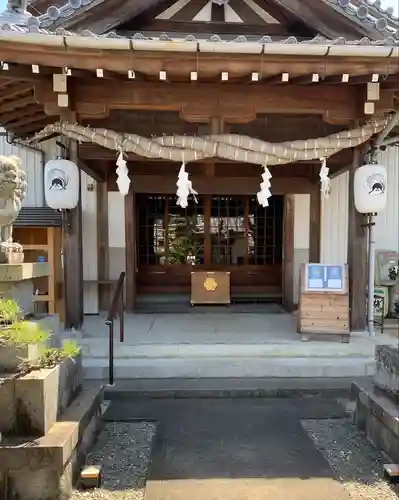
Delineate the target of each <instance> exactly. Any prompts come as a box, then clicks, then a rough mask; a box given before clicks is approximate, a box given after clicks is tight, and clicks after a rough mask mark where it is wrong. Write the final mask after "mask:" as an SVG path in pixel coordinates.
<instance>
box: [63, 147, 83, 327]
mask: <svg viewBox="0 0 399 500" xmlns="http://www.w3.org/2000/svg"><path fill="white" fill-rule="evenodd" d="M77 153H78V148H77V143H76V141H73V140H71V141H70V146H69V158H70V160H71V161H74V162H76V163H77V162H78V154H77ZM79 179H80V176H79ZM63 241H64V252H63V254H64V283H65V328H66V329H72V328H75V329H77V330H78V329H80V328H81V326H82V325H83V252H82V193H81V184H80V181H79V203H78V206H77V207H76V208H74V209H73V210H70V211H69V212H68V214H67V224H65V225H64V227H63Z"/></svg>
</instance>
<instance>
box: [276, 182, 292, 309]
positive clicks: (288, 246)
mask: <svg viewBox="0 0 399 500" xmlns="http://www.w3.org/2000/svg"><path fill="white" fill-rule="evenodd" d="M273 193H275V190H274V186H273ZM294 223H295V196H294V195H293V194H286V195H285V196H284V222H283V235H284V240H283V242H284V243H283V245H284V250H283V255H284V257H283V307H284V308H285V309H286V310H287V311H292V310H293V309H294Z"/></svg>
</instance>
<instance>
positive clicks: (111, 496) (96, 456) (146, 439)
mask: <svg viewBox="0 0 399 500" xmlns="http://www.w3.org/2000/svg"><path fill="white" fill-rule="evenodd" d="M155 431H156V426H155V424H152V423H146V422H129V423H122V422H112V423H111V422H109V423H107V424H106V425H105V428H104V430H103V431H102V433H101V434H100V436H99V438H98V441H97V443H96V445H95V447H94V448H93V451H92V452H91V453H90V455H89V457H88V459H87V464H88V465H102V486H101V488H99V489H93V490H86V491H78V490H76V491H74V493H73V495H72V497H71V500H81V499H87V500H116V499H118V500H143V498H144V493H145V483H146V480H147V474H148V468H149V464H150V454H151V447H152V442H153V438H154V436H155Z"/></svg>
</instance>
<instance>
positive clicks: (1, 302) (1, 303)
mask: <svg viewBox="0 0 399 500" xmlns="http://www.w3.org/2000/svg"><path fill="white" fill-rule="evenodd" d="M21 319H22V312H21V309H20V307H19V305H18V304H17V303H16V302H15V301H14V300H6V299H0V324H8V323H10V322H14V321H20V320H21Z"/></svg>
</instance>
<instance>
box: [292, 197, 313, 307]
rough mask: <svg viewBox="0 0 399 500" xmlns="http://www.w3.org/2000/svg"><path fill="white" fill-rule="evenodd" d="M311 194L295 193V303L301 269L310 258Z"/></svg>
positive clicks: (296, 301)
mask: <svg viewBox="0 0 399 500" xmlns="http://www.w3.org/2000/svg"><path fill="white" fill-rule="evenodd" d="M309 236H310V195H309V194H296V195H294V304H297V303H298V294H299V270H300V267H301V264H303V263H304V262H308V260H309Z"/></svg>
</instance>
